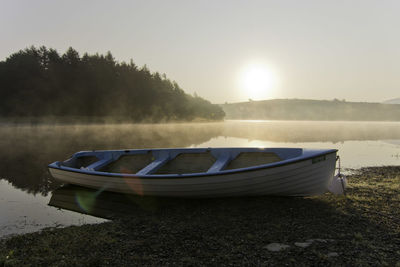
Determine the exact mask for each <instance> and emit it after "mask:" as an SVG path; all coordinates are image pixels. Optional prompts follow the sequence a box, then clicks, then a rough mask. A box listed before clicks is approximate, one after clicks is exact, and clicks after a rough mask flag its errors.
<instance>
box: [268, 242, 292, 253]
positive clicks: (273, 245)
mask: <svg viewBox="0 0 400 267" xmlns="http://www.w3.org/2000/svg"><path fill="white" fill-rule="evenodd" d="M289 247H290V246H289V245H285V244H279V243H271V244H268V245H266V246H265V247H263V248H266V249H268V250H269V251H273V252H276V251H281V250H283V249H287V248H289Z"/></svg>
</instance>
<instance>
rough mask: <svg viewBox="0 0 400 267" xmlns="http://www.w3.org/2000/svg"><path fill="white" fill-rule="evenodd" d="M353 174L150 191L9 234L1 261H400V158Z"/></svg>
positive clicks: (3, 240) (17, 263)
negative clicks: (290, 188)
mask: <svg viewBox="0 0 400 267" xmlns="http://www.w3.org/2000/svg"><path fill="white" fill-rule="evenodd" d="M348 182H349V187H348V189H347V195H346V196H334V195H332V194H329V193H327V194H324V195H321V196H316V197H304V198H285V197H253V198H250V197H246V198H226V199H200V200H199V199H197V200H182V199H166V200H165V199H162V200H160V199H154V198H152V199H150V198H148V199H146V198H143V199H142V201H141V202H136V205H133V206H132V210H131V213H130V214H129V215H126V216H121V215H119V216H117V217H116V218H115V219H114V220H113V221H111V222H104V223H100V224H87V225H82V226H68V227H65V228H46V229H44V230H42V231H39V232H34V233H30V234H22V235H16V236H11V237H7V238H1V239H0V266H3V265H4V266H13V265H15V266H21V265H61V266H63V265H99V266H103V265H111V264H112V265H122V266H124V265H132V264H133V265H194V266H197V265H222V266H227V265H230V264H232V265H276V264H280V265H282V264H288V265H299V264H300V265H322V264H330V265H388V266H400V261H399V260H398V259H399V258H400V254H399V253H400V252H399V251H400V221H399V218H400V196H399V192H400V166H383V167H365V168H361V169H359V170H356V171H355V172H354V173H353V174H351V175H349V176H348ZM273 248H274V249H277V248H278V251H272V250H271V249H273ZM279 249H280V250H279Z"/></svg>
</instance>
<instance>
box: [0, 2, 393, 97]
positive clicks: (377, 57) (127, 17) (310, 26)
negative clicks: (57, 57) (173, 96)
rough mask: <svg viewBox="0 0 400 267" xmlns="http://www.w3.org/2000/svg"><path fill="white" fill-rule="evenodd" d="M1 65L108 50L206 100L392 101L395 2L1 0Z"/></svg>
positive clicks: (121, 59)
mask: <svg viewBox="0 0 400 267" xmlns="http://www.w3.org/2000/svg"><path fill="white" fill-rule="evenodd" d="M0 6H1V8H0V25H1V26H0V36H1V40H0V60H5V59H6V58H7V57H8V56H10V55H11V54H12V53H14V52H17V51H18V50H20V49H24V48H26V47H29V46H31V45H35V46H42V45H44V46H46V47H48V48H55V49H57V51H59V52H60V53H63V52H65V50H66V49H67V48H68V47H70V46H71V47H73V48H75V49H76V50H77V51H79V52H80V54H81V55H82V54H83V53H84V52H88V53H89V54H93V53H101V54H104V53H106V52H107V51H111V53H112V54H113V56H114V57H115V59H116V60H118V61H126V62H129V60H130V59H132V60H133V62H134V63H135V64H136V65H138V66H143V65H144V64H146V65H147V66H148V68H149V69H150V70H151V71H153V72H155V71H157V72H160V73H165V74H166V75H167V77H168V78H169V79H171V80H175V81H176V82H177V83H178V84H179V85H180V86H181V87H182V88H183V89H184V90H185V91H186V92H187V93H190V94H194V93H196V94H197V95H199V96H201V97H204V98H206V99H208V100H210V101H211V102H212V103H225V102H228V103H233V102H242V101H248V99H252V100H261V99H273V98H301V99H334V98H337V99H341V100H342V99H345V100H346V101H367V102H381V101H384V100H388V99H391V98H396V97H400V30H399V29H400V16H399V11H400V1H397V0H393V1H389V0H375V1H372V0H360V1H357V0H345V1H342V0H332V1H328V0H325V1H324V0H313V1H311V0H302V1H298V0H293V1H288V0H279V1H267V0H263V1H251V0H247V1H244V0H243V1H235V0H214V1H208V0H203V1H200V0H198V1H194V0H182V1H177V0H160V1H153V0H146V1H134V0H130V1H117V0H115V1H100V0H96V1H94V0H93V1H89V0H87V1H75V0H68V1H61V0H60V1H54V0H46V1H44V0H35V1H32V0H0Z"/></svg>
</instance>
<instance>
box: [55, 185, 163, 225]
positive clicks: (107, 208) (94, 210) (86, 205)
mask: <svg viewBox="0 0 400 267" xmlns="http://www.w3.org/2000/svg"><path fill="white" fill-rule="evenodd" d="M49 205H50V206H53V207H56V208H61V209H65V210H70V211H76V212H79V213H83V214H88V215H92V216H96V217H101V218H105V219H115V218H121V217H124V216H129V215H131V214H135V212H136V211H137V210H138V209H140V210H150V211H154V210H156V209H157V208H158V206H159V202H158V199H157V198H153V197H141V196H138V195H126V194H119V193H114V192H106V191H99V190H95V189H89V188H84V187H80V186H74V185H66V186H63V187H60V188H58V189H56V190H55V191H53V193H52V196H51V199H50V202H49Z"/></svg>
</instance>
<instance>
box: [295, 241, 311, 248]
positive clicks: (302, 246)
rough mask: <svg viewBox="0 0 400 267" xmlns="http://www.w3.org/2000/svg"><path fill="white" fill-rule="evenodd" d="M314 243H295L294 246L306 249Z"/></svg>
mask: <svg viewBox="0 0 400 267" xmlns="http://www.w3.org/2000/svg"><path fill="white" fill-rule="evenodd" d="M311 244H312V242H295V243H294V245H295V246H297V247H301V248H306V247H308V246H309V245H311Z"/></svg>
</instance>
